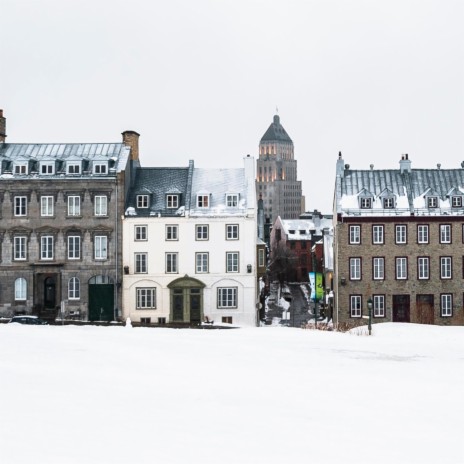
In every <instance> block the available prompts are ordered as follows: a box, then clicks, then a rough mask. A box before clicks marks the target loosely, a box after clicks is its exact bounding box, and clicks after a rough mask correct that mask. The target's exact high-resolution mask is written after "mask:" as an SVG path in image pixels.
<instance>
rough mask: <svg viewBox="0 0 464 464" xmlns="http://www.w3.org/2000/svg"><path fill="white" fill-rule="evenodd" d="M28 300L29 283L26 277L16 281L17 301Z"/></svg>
mask: <svg viewBox="0 0 464 464" xmlns="http://www.w3.org/2000/svg"><path fill="white" fill-rule="evenodd" d="M26 299H27V282H26V279H25V278H24V277H19V278H18V279H16V280H15V300H17V301H21V300H26Z"/></svg>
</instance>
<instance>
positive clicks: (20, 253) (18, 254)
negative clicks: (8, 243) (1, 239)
mask: <svg viewBox="0 0 464 464" xmlns="http://www.w3.org/2000/svg"><path fill="white" fill-rule="evenodd" d="M13 260H14V261H26V260H27V237H26V236H25V235H17V236H15V237H14V238H13Z"/></svg>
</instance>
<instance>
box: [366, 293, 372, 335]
mask: <svg viewBox="0 0 464 464" xmlns="http://www.w3.org/2000/svg"><path fill="white" fill-rule="evenodd" d="M367 311H368V314H369V322H368V325H367V328H368V330H369V335H371V334H372V298H371V297H369V299H368V300H367Z"/></svg>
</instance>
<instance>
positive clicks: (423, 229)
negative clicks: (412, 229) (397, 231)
mask: <svg viewBox="0 0 464 464" xmlns="http://www.w3.org/2000/svg"><path fill="white" fill-rule="evenodd" d="M417 243H429V226H428V224H425V225H421V226H417Z"/></svg>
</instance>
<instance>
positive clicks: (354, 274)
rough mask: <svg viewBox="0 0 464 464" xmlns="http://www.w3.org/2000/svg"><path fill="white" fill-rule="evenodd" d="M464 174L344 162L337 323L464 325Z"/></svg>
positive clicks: (338, 210)
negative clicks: (357, 166) (362, 166)
mask: <svg viewBox="0 0 464 464" xmlns="http://www.w3.org/2000/svg"><path fill="white" fill-rule="evenodd" d="M463 192H464V170H463V169H462V168H461V169H441V167H440V165H438V166H437V168H436V169H412V163H411V161H410V160H409V158H408V155H403V157H402V159H401V161H400V167H399V169H391V170H375V169H373V166H371V169H370V170H352V169H350V167H349V165H345V164H344V161H343V159H342V157H341V154H340V155H339V159H338V161H337V168H336V191H335V204H334V230H335V237H334V258H335V280H334V285H335V288H334V292H335V317H336V321H337V322H339V323H346V322H348V323H353V322H359V323H361V322H366V319H363V318H364V317H367V316H368V312H369V305H370V304H371V305H372V306H371V308H372V317H373V320H374V321H379V322H390V321H392V322H415V323H428V324H441V325H461V324H463V323H464V318H463V305H464V291H463V277H464V267H463V266H464V252H463V246H462V244H463V243H464V204H463V201H464V200H463V197H464V193H463Z"/></svg>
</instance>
